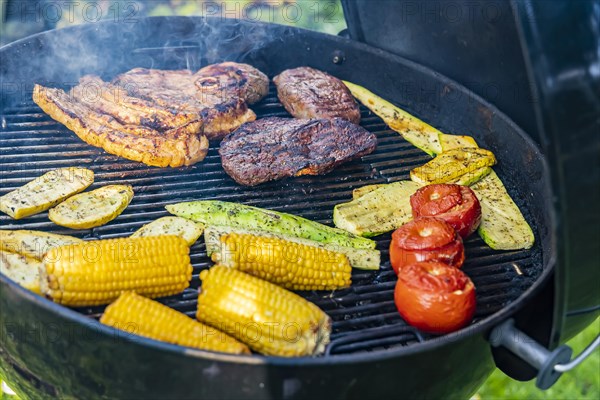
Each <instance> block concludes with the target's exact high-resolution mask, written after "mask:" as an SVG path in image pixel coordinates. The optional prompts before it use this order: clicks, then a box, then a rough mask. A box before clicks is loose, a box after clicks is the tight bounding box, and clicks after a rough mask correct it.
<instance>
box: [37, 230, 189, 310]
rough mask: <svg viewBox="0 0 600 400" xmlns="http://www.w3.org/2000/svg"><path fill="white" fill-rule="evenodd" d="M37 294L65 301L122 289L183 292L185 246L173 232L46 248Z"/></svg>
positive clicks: (79, 302) (89, 299)
mask: <svg viewBox="0 0 600 400" xmlns="http://www.w3.org/2000/svg"><path fill="white" fill-rule="evenodd" d="M44 265H45V268H42V271H41V276H40V279H41V282H40V283H41V289H42V293H44V294H45V295H46V296H48V297H50V298H51V299H52V300H54V301H55V302H57V303H60V304H63V305H67V306H74V307H80V306H93V305H100V304H108V303H110V302H111V301H113V300H115V299H116V298H117V297H119V295H121V293H123V292H127V291H133V292H136V293H138V294H141V295H144V296H146V297H151V298H155V297H163V296H170V295H174V294H177V293H180V292H182V291H183V290H184V289H185V288H187V287H188V286H189V282H190V280H191V279H192V265H191V264H190V256H189V248H188V245H187V243H186V241H185V240H183V239H182V238H180V237H177V236H154V237H143V238H135V239H132V238H121V239H108V240H94V241H90V242H83V243H77V244H71V245H67V246H60V247H55V248H53V249H51V250H50V251H49V252H48V253H47V254H46V256H45V257H44Z"/></svg>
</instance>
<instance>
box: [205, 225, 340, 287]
mask: <svg viewBox="0 0 600 400" xmlns="http://www.w3.org/2000/svg"><path fill="white" fill-rule="evenodd" d="M220 241H221V244H222V246H221V251H220V252H216V253H213V255H212V259H213V261H215V262H216V263H219V264H221V265H225V266H227V267H232V268H236V269H238V270H240V271H243V272H246V273H249V274H250V275H254V276H256V277H259V278H262V279H264V280H266V281H269V282H272V283H275V284H277V285H279V286H282V287H284V288H286V289H292V290H334V289H341V288H346V287H348V286H350V284H351V283H352V281H351V274H352V267H351V266H350V262H349V261H348V258H347V257H346V256H345V255H343V254H341V253H335V252H333V251H329V250H326V249H323V248H319V247H314V246H309V245H305V244H299V243H294V242H290V241H287V240H283V239H280V238H275V237H266V236H256V235H248V234H238V233H230V234H227V235H223V236H221V238H220Z"/></svg>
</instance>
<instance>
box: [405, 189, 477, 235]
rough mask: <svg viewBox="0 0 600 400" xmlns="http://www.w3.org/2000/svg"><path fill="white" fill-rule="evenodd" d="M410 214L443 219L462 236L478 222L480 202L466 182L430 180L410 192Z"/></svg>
mask: <svg viewBox="0 0 600 400" xmlns="http://www.w3.org/2000/svg"><path fill="white" fill-rule="evenodd" d="M410 205H411V207H412V214H413V217H414V218H418V217H436V218H438V219H442V220H444V221H446V222H447V223H448V224H449V225H450V226H452V227H453V228H454V229H455V230H456V232H457V233H458V234H459V235H460V236H461V237H462V238H466V237H467V236H469V235H470V234H471V233H473V232H475V230H476V229H477V227H478V226H479V223H480V222H481V205H480V204H479V200H477V196H475V193H473V190H471V189H470V188H468V187H467V186H460V185H449V184H444V183H440V184H434V185H428V186H425V187H422V188H421V189H419V190H417V191H416V192H415V194H413V195H412V196H410Z"/></svg>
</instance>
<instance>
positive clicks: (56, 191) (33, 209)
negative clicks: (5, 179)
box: [0, 167, 94, 219]
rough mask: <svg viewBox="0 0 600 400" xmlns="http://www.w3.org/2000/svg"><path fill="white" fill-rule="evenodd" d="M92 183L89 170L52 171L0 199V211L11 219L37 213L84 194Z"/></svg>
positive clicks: (92, 175) (64, 169)
mask: <svg viewBox="0 0 600 400" xmlns="http://www.w3.org/2000/svg"><path fill="white" fill-rule="evenodd" d="M93 182H94V172H93V171H92V170H89V169H86V168H77V167H69V168H59V169H55V170H52V171H49V172H46V173H45V174H44V175H42V176H40V177H38V178H36V179H34V180H32V181H31V182H29V183H27V184H25V185H24V186H21V187H20V188H18V189H15V190H13V191H12V192H9V193H7V194H5V195H4V196H2V197H0V211H2V212H4V213H6V214H8V215H10V216H11V217H12V218H14V219H21V218H25V217H28V216H30V215H34V214H38V213H41V212H43V211H46V210H47V209H49V208H51V207H54V206H55V205H57V204H58V203H60V202H61V201H63V200H65V199H66V198H68V197H70V196H72V195H74V194H77V193H79V192H82V191H84V190H85V189H86V188H87V187H88V186H90V185H91V184H92V183H93Z"/></svg>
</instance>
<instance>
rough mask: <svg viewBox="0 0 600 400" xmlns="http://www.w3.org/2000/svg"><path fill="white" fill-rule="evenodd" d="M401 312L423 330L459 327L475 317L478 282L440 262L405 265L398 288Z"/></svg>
mask: <svg viewBox="0 0 600 400" xmlns="http://www.w3.org/2000/svg"><path fill="white" fill-rule="evenodd" d="M394 302H395V303H396V308H397V309H398V312H399V313H400V315H401V316H402V318H404V320H405V321H406V322H407V323H409V324H410V325H412V326H414V327H415V328H418V329H420V330H422V331H423V332H429V333H436V334H443V333H449V332H453V331H456V330H458V329H460V328H462V327H464V326H466V325H467V324H469V322H470V321H471V320H472V319H473V315H474V314H475V305H476V300H475V285H473V282H472V281H471V279H469V277H468V276H467V275H465V273H464V272H462V271H461V270H459V269H457V268H454V267H451V266H449V265H446V264H443V263H438V262H420V263H415V264H410V265H407V266H406V267H404V268H403V269H402V270H401V271H400V274H399V275H398V282H397V283H396V288H395V290H394Z"/></svg>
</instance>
